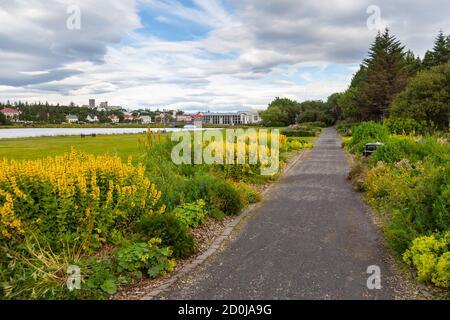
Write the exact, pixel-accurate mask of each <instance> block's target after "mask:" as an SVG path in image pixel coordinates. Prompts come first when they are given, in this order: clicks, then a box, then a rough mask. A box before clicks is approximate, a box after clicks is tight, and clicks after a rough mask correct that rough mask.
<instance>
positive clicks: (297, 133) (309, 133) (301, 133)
mask: <svg viewBox="0 0 450 320" xmlns="http://www.w3.org/2000/svg"><path fill="white" fill-rule="evenodd" d="M281 134H283V135H285V136H286V137H315V136H316V134H317V133H316V131H315V130H283V131H282V132H281Z"/></svg>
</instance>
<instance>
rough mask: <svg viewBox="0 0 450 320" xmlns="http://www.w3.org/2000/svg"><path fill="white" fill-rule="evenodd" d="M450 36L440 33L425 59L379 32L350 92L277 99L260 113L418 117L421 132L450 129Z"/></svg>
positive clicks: (292, 117) (286, 119)
mask: <svg viewBox="0 0 450 320" xmlns="http://www.w3.org/2000/svg"><path fill="white" fill-rule="evenodd" d="M449 61H450V38H449V36H446V35H444V34H443V33H442V32H439V34H438V35H437V37H436V39H435V44H434V47H433V49H431V50H429V51H427V53H426V54H425V56H424V58H423V59H420V57H418V56H416V55H414V53H413V52H412V51H410V50H408V51H406V50H405V47H404V45H402V44H401V42H400V41H399V40H398V39H397V38H396V37H395V36H393V35H391V34H390V32H389V30H385V31H384V32H382V33H379V34H378V35H377V36H376V37H375V40H374V42H373V44H372V45H371V47H370V49H369V52H368V55H367V58H366V59H364V60H363V61H362V63H361V65H360V67H359V69H358V71H357V72H356V73H355V74H354V76H353V79H352V81H351V83H350V86H349V87H348V89H347V90H346V91H345V92H340V93H334V94H332V95H330V96H329V97H328V99H327V101H321V100H319V101H304V102H297V101H294V100H290V99H286V98H276V99H275V100H274V101H272V102H271V103H270V104H269V106H268V108H267V110H265V111H262V112H261V113H260V116H261V118H262V119H263V122H264V124H265V125H271V126H287V125H292V124H295V123H300V124H301V123H305V122H313V121H321V122H324V123H326V124H327V125H333V124H334V123H336V122H339V123H340V122H345V123H351V122H361V121H371V120H372V121H376V122H382V121H383V120H386V119H388V118H390V117H395V118H400V119H415V120H419V122H420V123H421V127H422V129H421V130H426V129H427V130H429V131H432V130H446V129H448V124H449V118H450V62H449Z"/></svg>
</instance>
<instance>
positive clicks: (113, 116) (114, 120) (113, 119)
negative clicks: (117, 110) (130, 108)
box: [109, 114, 120, 123]
mask: <svg viewBox="0 0 450 320" xmlns="http://www.w3.org/2000/svg"><path fill="white" fill-rule="evenodd" d="M109 119H110V120H111V122H112V123H119V121H120V118H119V117H118V116H116V115H115V114H113V115H111V116H109Z"/></svg>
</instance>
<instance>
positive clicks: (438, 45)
mask: <svg viewBox="0 0 450 320" xmlns="http://www.w3.org/2000/svg"><path fill="white" fill-rule="evenodd" d="M433 51H434V54H433V56H434V63H435V65H440V64H444V63H447V61H449V60H450V50H449V42H448V37H446V36H445V35H444V33H443V32H442V30H441V31H439V34H438V36H437V37H436V40H435V41H434V47H433Z"/></svg>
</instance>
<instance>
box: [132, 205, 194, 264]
mask: <svg viewBox="0 0 450 320" xmlns="http://www.w3.org/2000/svg"><path fill="white" fill-rule="evenodd" d="M138 228H139V231H140V233H141V234H143V235H144V238H145V239H147V240H148V239H151V238H160V239H161V240H162V243H163V244H164V245H167V246H171V248H172V251H173V255H174V256H175V257H177V258H185V257H187V256H189V255H190V254H192V253H194V252H195V251H196V243H195V238H194V236H193V235H191V234H190V233H189V228H188V227H187V226H186V225H185V224H184V223H183V222H181V221H180V220H179V219H178V218H177V216H175V214H173V213H164V214H160V213H156V214H152V215H149V216H146V217H143V218H142V219H141V221H140V223H139V225H138Z"/></svg>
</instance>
